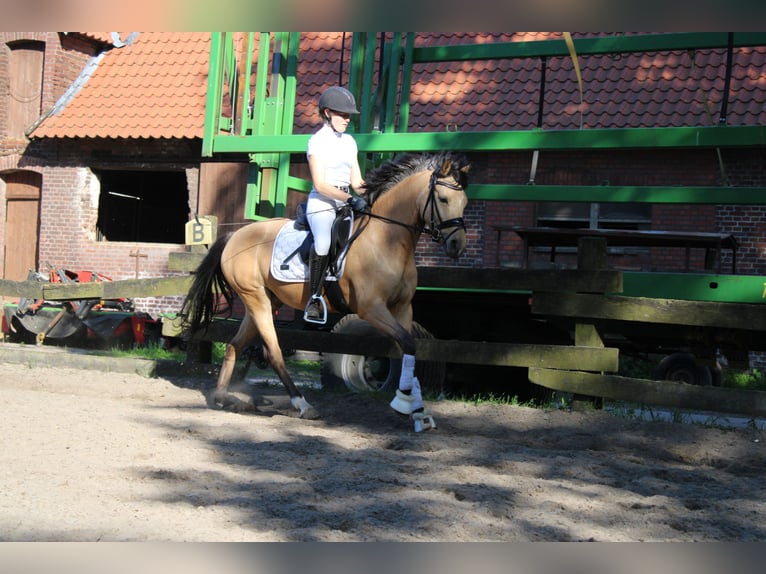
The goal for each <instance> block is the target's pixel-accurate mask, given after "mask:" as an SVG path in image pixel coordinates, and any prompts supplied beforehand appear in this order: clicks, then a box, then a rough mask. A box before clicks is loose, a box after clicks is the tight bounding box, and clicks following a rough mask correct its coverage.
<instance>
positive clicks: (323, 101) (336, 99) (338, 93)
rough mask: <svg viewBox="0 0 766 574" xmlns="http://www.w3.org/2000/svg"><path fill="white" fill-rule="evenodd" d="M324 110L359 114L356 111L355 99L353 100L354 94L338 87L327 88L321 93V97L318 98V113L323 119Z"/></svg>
mask: <svg viewBox="0 0 766 574" xmlns="http://www.w3.org/2000/svg"><path fill="white" fill-rule="evenodd" d="M326 109H330V110H332V111H334V112H340V113H344V114H358V113H359V110H357V109H356V99H354V94H352V93H351V92H349V91H348V90H347V89H346V88H342V87H340V86H333V87H332V88H327V89H326V90H325V91H324V92H322V95H321V96H319V113H320V114H321V115H322V116H323V117H324V110H326Z"/></svg>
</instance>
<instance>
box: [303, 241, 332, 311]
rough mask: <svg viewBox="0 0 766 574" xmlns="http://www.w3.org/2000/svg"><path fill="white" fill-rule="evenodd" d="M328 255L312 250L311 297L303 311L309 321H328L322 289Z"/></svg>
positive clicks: (310, 269)
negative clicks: (318, 253)
mask: <svg viewBox="0 0 766 574" xmlns="http://www.w3.org/2000/svg"><path fill="white" fill-rule="evenodd" d="M327 263H328V257H327V255H317V254H316V253H315V252H314V250H313V249H312V250H311V261H310V262H309V273H310V275H309V286H310V287H311V298H310V299H309V301H308V303H307V304H306V310H305V311H304V312H303V319H304V320H305V321H308V322H309V323H319V324H321V325H324V324H325V323H326V322H327V307H326V305H325V302H324V299H322V289H323V287H324V280H325V277H326V275H327Z"/></svg>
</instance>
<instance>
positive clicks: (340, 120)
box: [328, 110, 351, 132]
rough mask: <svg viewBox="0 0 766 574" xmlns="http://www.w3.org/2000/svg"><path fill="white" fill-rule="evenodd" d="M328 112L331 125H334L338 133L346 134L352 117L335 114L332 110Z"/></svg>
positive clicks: (339, 113) (341, 113)
mask: <svg viewBox="0 0 766 574" xmlns="http://www.w3.org/2000/svg"><path fill="white" fill-rule="evenodd" d="M328 112H329V114H330V123H331V124H332V127H333V129H335V131H338V132H345V131H346V128H347V127H348V124H349V122H350V121H351V115H350V114H346V113H343V112H334V111H332V110H328Z"/></svg>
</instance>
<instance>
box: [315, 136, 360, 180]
mask: <svg viewBox="0 0 766 574" xmlns="http://www.w3.org/2000/svg"><path fill="white" fill-rule="evenodd" d="M358 153H359V150H358V148H357V145H356V141H355V140H354V138H353V137H352V136H351V135H350V134H347V133H338V132H336V131H335V130H334V129H332V127H330V126H329V125H324V126H322V127H321V128H320V129H319V130H318V131H317V132H316V133H315V134H314V135H312V136H311V138H309V143H308V150H307V152H306V156H307V157H308V156H312V155H314V156H317V157H320V158H322V163H323V165H324V169H325V173H324V177H325V181H326V182H327V183H329V184H331V185H334V186H337V187H348V186H349V184H350V183H351V168H352V166H353V165H354V162H355V161H356V156H357V154H358ZM312 191H314V190H312Z"/></svg>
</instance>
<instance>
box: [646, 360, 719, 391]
mask: <svg viewBox="0 0 766 574" xmlns="http://www.w3.org/2000/svg"><path fill="white" fill-rule="evenodd" d="M654 379H655V380H658V381H676V382H679V383H687V384H690V385H697V386H701V387H708V386H710V385H712V384H713V375H712V373H711V371H710V369H708V368H707V367H705V366H701V365H698V364H697V360H696V359H695V358H694V355H692V354H691V353H673V354H672V355H668V356H667V357H665V358H663V359H662V360H661V361H660V362H659V363H658V365H657V367H656V368H655V370H654Z"/></svg>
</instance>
